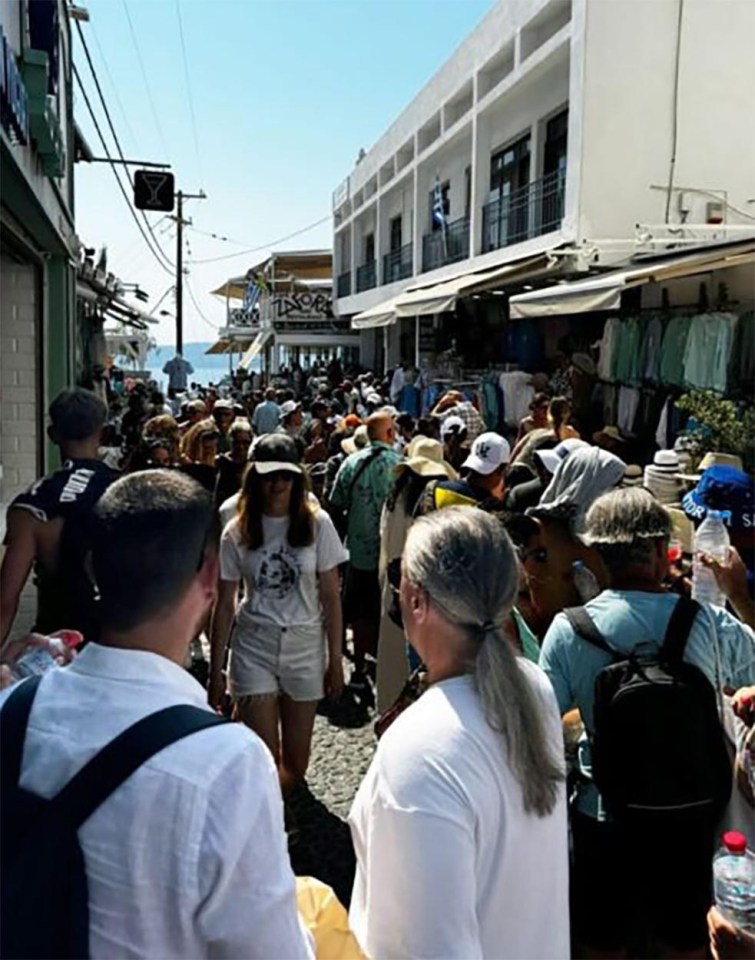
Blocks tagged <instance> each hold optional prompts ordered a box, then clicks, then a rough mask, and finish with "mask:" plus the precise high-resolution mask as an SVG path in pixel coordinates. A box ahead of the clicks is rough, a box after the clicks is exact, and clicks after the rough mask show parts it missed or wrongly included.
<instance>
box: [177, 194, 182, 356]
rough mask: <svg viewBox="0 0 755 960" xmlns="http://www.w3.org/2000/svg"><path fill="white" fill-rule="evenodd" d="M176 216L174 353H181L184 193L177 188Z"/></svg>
mask: <svg viewBox="0 0 755 960" xmlns="http://www.w3.org/2000/svg"><path fill="white" fill-rule="evenodd" d="M176 198H177V200H178V217H177V218H176V226H177V228H178V229H177V231H176V353H183V348H184V316H183V309H184V273H183V249H184V245H183V228H184V218H183V212H184V204H183V201H184V195H183V193H181V191H180V190H179V191H178V193H177V194H176Z"/></svg>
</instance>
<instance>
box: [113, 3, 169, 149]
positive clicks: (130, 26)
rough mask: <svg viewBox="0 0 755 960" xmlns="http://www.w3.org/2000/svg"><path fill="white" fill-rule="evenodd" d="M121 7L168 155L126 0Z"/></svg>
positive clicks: (151, 108) (154, 117) (158, 132)
mask: <svg viewBox="0 0 755 960" xmlns="http://www.w3.org/2000/svg"><path fill="white" fill-rule="evenodd" d="M122 2H123V9H124V10H125V12H126V19H127V20H128V26H129V30H130V31H131V39H132V40H133V42H134V49H135V50H136V58H137V60H138V61H139V67H140V69H141V71H142V80H144V87H145V89H146V91H147V100H148V101H149V106H150V110H151V111H152V119H153V120H154V121H155V127H156V128H157V135H158V136H159V137H160V145H161V146H162V148H163V153H164V154H165V157H166V159H167V157H168V156H169V153H168V147H167V144H166V143H165V137H164V135H163V128H162V127H161V126H160V121H159V120H158V118H157V111H156V110H155V98H154V97H153V95H152V90H151V88H150V85H149V80H148V79H147V71H146V70H145V69H144V60H142V52H141V50H140V49H139V41H138V40H137V39H136V30H134V23H133V21H132V19H131V13H130V12H129V9H128V5H127V3H126V0H122Z"/></svg>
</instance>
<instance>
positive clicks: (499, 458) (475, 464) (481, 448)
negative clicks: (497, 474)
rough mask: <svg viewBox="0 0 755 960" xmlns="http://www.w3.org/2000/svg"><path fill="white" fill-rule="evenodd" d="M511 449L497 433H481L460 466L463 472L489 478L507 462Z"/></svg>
mask: <svg viewBox="0 0 755 960" xmlns="http://www.w3.org/2000/svg"><path fill="white" fill-rule="evenodd" d="M510 456H511V447H510V446H509V444H508V441H507V440H504V438H503V437H502V436H501V435H500V434H498V433H481V434H480V436H479V437H477V439H476V440H475V441H474V443H473V444H472V451H471V453H470V454H469V456H468V457H467V459H466V460H465V461H464V463H463V464H462V465H461V466H462V469H464V470H474V472H475V473H479V474H482V476H483V477H487V476H489V475H490V474H491V473H493V471H494V470H497V469H498V468H499V467H501V466H502V465H503V464H504V463H508V462H509V458H510Z"/></svg>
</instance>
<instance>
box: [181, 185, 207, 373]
mask: <svg viewBox="0 0 755 960" xmlns="http://www.w3.org/2000/svg"><path fill="white" fill-rule="evenodd" d="M206 199H207V195H206V194H205V192H204V190H200V191H199V193H184V192H183V191H181V190H179V191H178V193H177V194H176V201H177V207H178V210H177V215H176V217H175V221H176V227H177V230H176V353H181V354H182V353H183V349H184V313H183V310H184V271H183V254H184V231H183V228H184V227H185V226H189V225H190V224H191V220H184V216H183V213H184V200H206Z"/></svg>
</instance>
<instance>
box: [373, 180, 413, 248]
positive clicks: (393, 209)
mask: <svg viewBox="0 0 755 960" xmlns="http://www.w3.org/2000/svg"><path fill="white" fill-rule="evenodd" d="M413 208H414V175H413V174H411V173H410V174H409V175H408V176H406V177H404V179H403V180H402V181H401V182H400V183H398V184H396V186H395V187H393V188H392V189H391V190H390V192H389V193H386V194H385V195H384V196H383V197H382V199H381V201H380V220H381V223H380V244H379V248H378V253H379V254H384V253H388V251H389V249H390V222H391V220H393V219H394V217H398V216H400V217H401V243H402V245H404V244H407V243H411V241H412V230H413V223H414V218H413Z"/></svg>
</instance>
